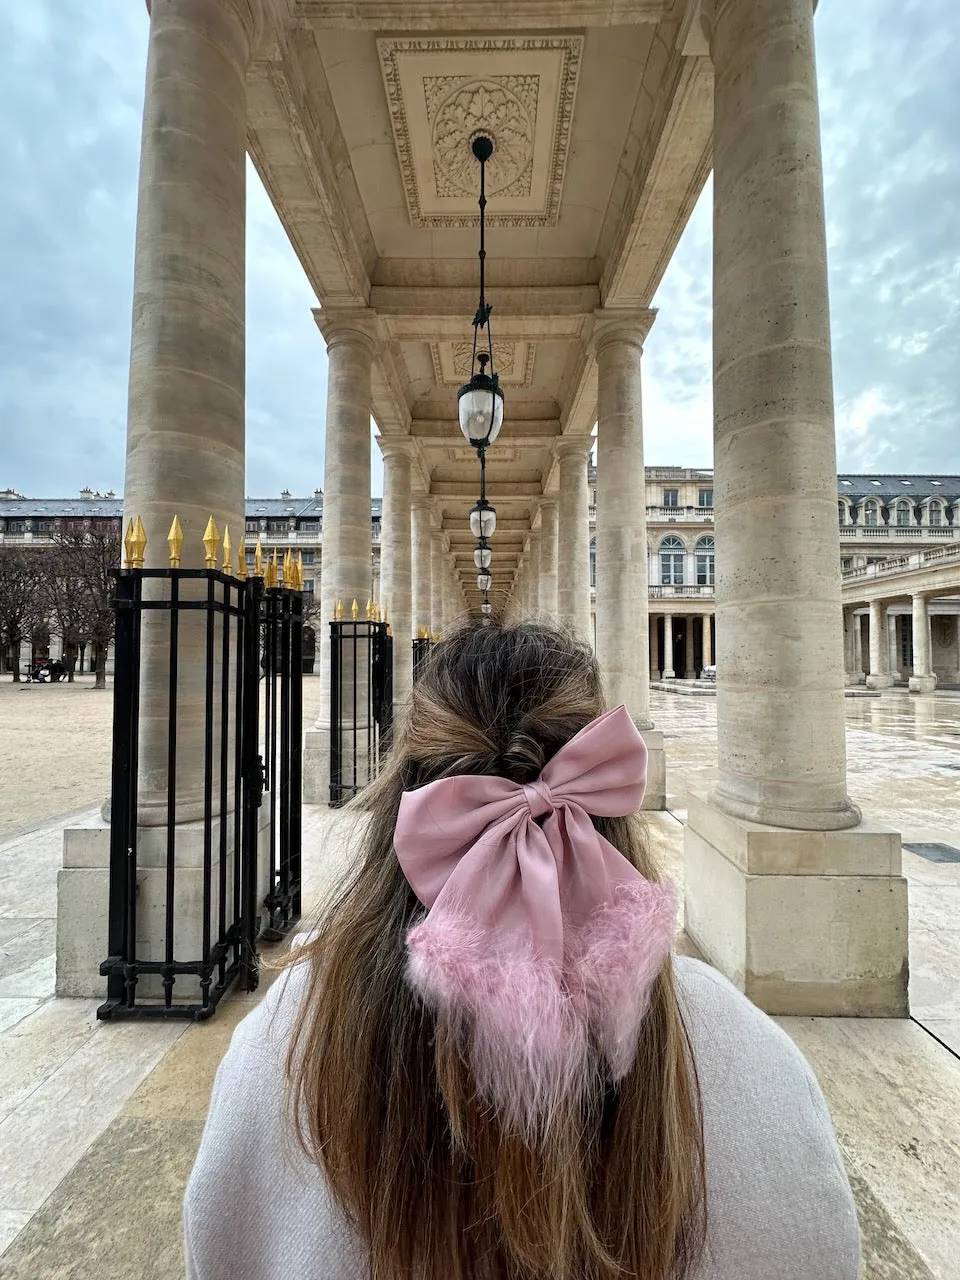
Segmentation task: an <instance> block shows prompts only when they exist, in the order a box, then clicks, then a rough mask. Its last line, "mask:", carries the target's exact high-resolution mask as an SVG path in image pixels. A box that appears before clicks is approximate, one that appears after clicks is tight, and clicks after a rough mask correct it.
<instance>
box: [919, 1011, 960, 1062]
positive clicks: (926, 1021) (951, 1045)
mask: <svg viewBox="0 0 960 1280" xmlns="http://www.w3.org/2000/svg"><path fill="white" fill-rule="evenodd" d="M915 1021H917V1022H919V1023H920V1025H921V1026H922V1027H923V1028H924V1030H925V1031H929V1032H930V1033H931V1035H934V1036H936V1037H937V1039H938V1040H940V1041H942V1042H943V1043H944V1044H945V1045H946V1046H947V1048H948V1049H949V1050H950V1051H951V1053H955V1054H956V1055H957V1057H958V1058H960V1018H916V1017H915Z"/></svg>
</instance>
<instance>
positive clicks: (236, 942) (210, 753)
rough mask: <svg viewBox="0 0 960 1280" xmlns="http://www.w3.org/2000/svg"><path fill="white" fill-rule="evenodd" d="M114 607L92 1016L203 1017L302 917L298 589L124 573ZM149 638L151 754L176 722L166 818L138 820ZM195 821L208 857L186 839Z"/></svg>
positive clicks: (171, 573)
mask: <svg viewBox="0 0 960 1280" xmlns="http://www.w3.org/2000/svg"><path fill="white" fill-rule="evenodd" d="M115 610H116V640H115V676H114V723H113V781H112V792H111V830H110V872H109V882H110V888H109V925H108V956H107V959H106V960H105V961H104V962H103V963H102V964H101V966H100V972H101V973H102V974H104V975H105V976H106V978H107V999H106V1002H105V1003H104V1004H103V1005H101V1006H100V1008H99V1009H98V1010H97V1016H98V1017H100V1018H132V1017H166V1018H170V1017H176V1018H192V1019H203V1018H207V1017H209V1016H210V1015H211V1014H212V1013H213V1012H214V1010H215V1009H216V1006H217V1003H218V1002H219V1000H220V998H221V997H222V995H223V994H224V992H225V991H227V990H228V988H229V987H230V986H231V985H232V984H233V983H234V982H238V983H239V984H240V986H241V987H243V988H245V989H246V990H251V991H252V990H254V989H255V987H256V985H257V980H258V975H257V959H258V956H257V941H258V938H260V937H263V938H264V939H266V940H272V939H275V938H278V937H280V936H282V934H283V933H284V932H285V931H286V930H287V929H289V928H290V926H291V924H292V923H293V922H294V921H295V920H296V918H297V916H298V915H299V912H300V864H301V845H300V834H301V824H300V816H301V815H300V780H301V742H302V735H301V728H302V683H301V664H302V658H301V645H302V597H301V595H300V593H299V592H298V591H294V590H289V589H285V588H282V587H279V588H276V587H274V588H267V589H265V588H264V584H263V580H262V579H261V578H258V577H253V578H247V579H239V578H236V577H233V576H232V575H230V574H227V573H222V572H219V571H218V570H215V569H122V570H119V571H118V572H117V594H116V600H115ZM145 633H147V636H148V644H147V645H146V648H147V649H148V650H149V652H148V654H147V655H146V661H147V663H148V664H149V672H148V678H149V681H150V689H149V697H150V699H151V705H150V713H151V720H152V721H153V729H152V732H153V736H154V740H153V741H152V743H151V746H152V748H153V752H154V756H155V755H156V745H157V744H156V725H157V724H160V725H161V726H163V725H164V724H165V728H166V743H165V752H162V753H161V754H164V755H165V777H166V804H165V811H164V813H163V821H162V823H161V824H160V825H155V824H153V823H151V824H148V825H145V824H142V823H141V822H140V817H139V814H138V806H139V805H140V804H141V803H142V799H141V797H140V795H139V794H138V791H139V788H140V786H141V780H140V775H141V772H142V763H143V762H142V761H141V751H140V725H141V718H140V716H141V706H140V699H141V685H142V682H143V676H144V661H145V644H144V638H145ZM201 635H202V642H201ZM158 673H159V682H160V684H162V682H163V681H164V679H165V682H166V689H165V691H163V689H162V688H161V687H160V685H159V684H158ZM184 684H186V685H187V686H188V693H187V694H186V695H185V690H184V687H183V686H184ZM261 685H262V686H263V695H262V696H263V703H264V736H263V744H264V745H263V749H262V750H261V735H260V702H261ZM201 688H202V704H203V720H202V729H203V734H202V736H203V751H202V756H203V759H202V765H201V771H200V777H202V782H201V793H202V814H201V819H200V821H199V822H198V823H197V824H195V825H193V826H192V829H191V828H189V827H185V826H183V825H180V826H178V803H180V791H181V786H182V783H183V776H184V767H183V766H184V764H185V761H183V760H182V759H181V751H180V746H181V742H180V739H181V737H182V734H181V721H182V720H184V719H185V718H186V717H187V716H194V717H195V714H196V704H198V703H199V701H200V695H199V689H201ZM194 695H196V696H195V697H194ZM190 731H191V733H192V734H193V733H195V723H194V724H191V726H190ZM156 764H157V761H156V759H155V758H153V759H152V760H151V767H152V768H153V769H155V768H156ZM145 781H148V782H149V781H152V780H145ZM265 790H266V791H267V792H268V793H269V820H268V822H267V823H266V828H265V829H264V823H263V820H262V816H261V812H260V811H261V806H262V803H263V795H264V791H265ZM190 816H192V815H190ZM181 823H182V816H181ZM198 829H199V831H200V833H201V834H200V837H199V844H200V847H199V851H198V850H197V849H196V847H195V846H191V847H190V848H184V847H182V846H184V845H185V844H186V843H187V842H188V841H189V840H193V841H195V842H196V841H197V839H198V834H197V833H198ZM198 902H199V910H198V909H197V905H198Z"/></svg>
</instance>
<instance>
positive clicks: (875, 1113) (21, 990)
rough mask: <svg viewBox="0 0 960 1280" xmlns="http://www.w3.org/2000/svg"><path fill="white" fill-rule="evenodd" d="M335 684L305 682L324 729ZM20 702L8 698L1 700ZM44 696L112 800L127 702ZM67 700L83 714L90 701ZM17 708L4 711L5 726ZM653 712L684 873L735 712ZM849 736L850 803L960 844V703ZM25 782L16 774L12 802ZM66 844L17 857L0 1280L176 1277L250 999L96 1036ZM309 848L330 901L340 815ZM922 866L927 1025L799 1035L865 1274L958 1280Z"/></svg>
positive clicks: (3, 950) (315, 886)
mask: <svg viewBox="0 0 960 1280" xmlns="http://www.w3.org/2000/svg"><path fill="white" fill-rule="evenodd" d="M318 687H319V682H318V681H307V682H306V684H305V701H306V703H307V708H306V711H307V715H311V714H315V702H316V697H317V693H318ZM18 692H19V691H17V690H15V689H14V690H13V691H12V693H10V692H9V691H8V690H7V689H5V688H2V687H0V697H7V698H10V697H13V698H14V699H15V698H16V697H17V696H18ZM34 692H35V693H38V694H42V695H45V694H47V693H50V692H54V693H59V692H60V691H59V690H56V689H55V690H49V689H39V690H36V691H30V693H24V694H23V698H24V703H23V705H24V706H28V705H29V706H32V707H33V708H34V711H33V712H32V713H31V716H29V717H28V719H29V720H31V721H32V732H33V734H34V736H33V737H32V738H31V741H33V742H34V743H39V744H40V749H41V750H42V751H44V752H45V751H48V750H49V749H50V743H51V741H53V740H55V741H56V743H57V750H58V751H60V752H62V753H64V755H65V757H66V758H67V759H71V758H75V757H77V756H79V755H82V754H83V752H84V751H85V750H86V749H87V748H89V747H90V746H91V744H92V739H93V738H94V737H96V735H97V734H99V735H100V736H101V737H103V738H104V740H105V742H106V744H107V745H106V746H105V747H104V748H103V751H102V753H101V759H100V764H99V766H98V767H91V768H90V771H89V773H87V772H85V771H84V769H78V770H77V771H76V772H75V774H74V775H73V782H72V784H71V785H74V786H75V787H76V788H77V789H75V790H74V791H73V792H69V793H66V794H69V799H68V800H67V802H66V806H65V807H68V808H79V807H80V806H81V804H82V803H83V802H84V801H86V802H87V803H88V804H91V805H96V803H97V802H98V801H99V799H100V797H101V795H102V794H103V792H104V791H105V788H106V778H107V767H108V755H109V742H108V739H109V702H110V699H109V697H101V696H100V695H94V694H93V693H91V694H90V695H89V700H88V703H87V706H90V707H96V708H97V709H96V710H95V711H90V712H87V711H86V708H85V707H83V708H82V713H81V715H80V721H81V724H80V725H79V727H78V726H77V725H75V724H74V723H73V719H72V717H70V718H67V717H65V716H64V715H63V708H64V707H67V706H69V707H70V708H71V709H72V708H73V707H77V708H78V709H80V708H81V707H82V704H81V703H80V702H76V701H75V702H72V703H69V704H68V703H66V702H65V701H63V702H60V703H59V704H58V703H55V702H54V701H53V700H51V701H49V702H41V701H40V700H39V698H38V699H36V700H35V701H34V699H33V698H32V697H31V694H32V693H34ZM66 696H69V697H72V698H81V697H83V696H84V691H83V688H82V686H81V688H80V689H78V690H76V691H75V692H74V691H70V692H69V693H68V694H67V695H66ZM27 698H30V702H29V703H27V702H26V699H27ZM8 705H10V704H9V702H8V703H0V715H2V714H3V710H4V709H5V707H6V706H8ZM58 705H59V708H60V713H59V715H58V714H57V707H58ZM654 710H655V715H656V717H657V719H658V723H659V724H661V725H662V726H663V728H664V729H665V731H666V734H667V763H668V778H669V784H668V785H669V789H670V793H671V799H670V805H671V808H672V810H673V813H672V814H659V815H651V819H650V831H651V838H652V839H653V841H654V843H655V846H656V848H657V850H658V852H659V854H660V856H661V857H662V858H663V860H664V862H665V863H666V864H667V865H668V866H669V868H670V870H671V873H672V874H674V875H675V876H677V877H678V878H679V877H682V859H681V840H682V818H683V816H684V804H685V801H684V795H685V792H686V789H687V788H688V787H689V786H690V785H691V784H692V783H694V784H700V783H708V782H709V780H710V775H711V772H712V771H715V769H716V728H715V715H716V703H715V700H713V699H699V698H680V697H675V696H671V695H669V694H663V695H657V696H656V697H655V699H654ZM96 716H99V717H100V718H101V719H100V722H99V726H98V725H97V724H96V723H91V719H93V720H95V718H96ZM88 717H90V719H88ZM848 724H849V726H850V729H849V734H848V747H849V755H850V778H851V791H852V793H853V794H854V797H855V798H856V799H857V800H858V801H859V802H860V803H862V804H863V805H864V807H865V809H867V811H868V812H869V813H870V815H871V817H875V818H880V819H882V820H883V821H886V822H890V823H892V824H894V825H897V826H899V827H900V829H901V830H902V831H903V832H904V838H905V839H906V840H909V841H923V840H926V841H928V842H929V841H933V842H942V843H947V844H951V843H952V844H954V845H958V844H960V796H958V794H957V792H958V790H960V788H958V787H957V785H956V773H957V772H960V701H957V700H951V699H948V698H941V697H935V698H929V699H916V698H909V697H908V696H907V695H906V694H901V693H898V692H894V693H889V694H885V695H884V697H883V698H882V699H871V700H868V701H866V702H864V703H861V702H859V701H858V700H851V701H850V702H848ZM4 727H6V723H5V722H4ZM18 766H19V767H22V768H24V769H26V770H27V771H28V772H32V771H33V770H35V769H36V767H37V764H36V761H35V760H33V759H31V758H29V757H28V756H27V755H26V754H25V753H23V752H21V753H20V754H19V759H18ZM951 775H953V776H952V777H951ZM8 777H9V774H8V773H7V772H6V771H4V773H3V774H2V775H0V786H2V791H0V794H3V793H5V792H7V791H8V790H9V782H8ZM84 777H86V778H88V779H89V780H90V781H89V782H88V784H87V785H89V786H90V787H91V789H90V790H88V791H87V792H86V793H85V794H84V793H83V792H82V791H80V790H79V788H80V787H81V786H82V785H83V782H82V779H83V778H84ZM63 794H65V793H63V792H60V791H58V792H56V793H55V796H56V797H57V799H56V800H55V801H54V802H55V803H59V797H61V796H62V795H63ZM18 803H19V802H18ZM31 803H32V802H31ZM11 811H12V810H11ZM36 812H37V811H36V810H32V811H29V812H28V816H27V819H26V821H24V819H23V810H21V809H17V810H16V813H17V816H18V819H19V821H18V824H17V826H18V828H22V827H23V826H25V825H29V823H30V822H31V820H33V816H34V814H35V813H36ZM50 812H51V811H50V809H48V810H47V813H48V814H49V813H50ZM54 812H56V810H54ZM61 828H62V823H60V822H57V821H53V822H48V823H47V824H46V825H43V826H40V827H39V828H38V829H36V830H33V831H31V832H26V833H24V832H22V831H21V833H20V834H19V835H18V836H17V837H15V838H13V839H10V840H7V841H6V842H5V843H2V844H0V1253H3V1257H2V1259H0V1273H2V1274H3V1275H4V1276H9V1277H11V1280H14V1278H16V1280H40V1278H41V1277H42V1278H43V1280H47V1278H48V1277H49V1278H50V1280H54V1278H58V1277H65V1278H66V1277H70V1278H71V1280H74V1278H75V1280H88V1278H89V1280H93V1278H94V1277H97V1278H98V1280H99V1277H101V1276H103V1275H109V1276H110V1277H111V1278H113V1277H116V1280H150V1278H152V1277H156V1278H157V1280H161V1278H162V1280H177V1278H178V1277H180V1276H181V1275H182V1273H183V1272H182V1259H181V1255H180V1234H179V1212H180V1198H181V1195H182V1189H183V1185H184V1182H185V1180H186V1176H187V1174H188V1172H189V1169H190V1166H191V1164H192V1161H193V1157H194V1153H195V1150H196V1145H197V1141H198V1139H199V1135H200V1131H201V1128H202V1123H203V1117H204V1114H205V1110H206V1106H207V1099H208V1097H209V1090H210V1086H211V1084H212V1080H213V1075H214V1073H215V1071H216V1067H217V1064H218V1063H219V1060H220V1057H221V1056H222V1053H223V1051H224V1048H225V1047H226V1044H227V1042H228V1040H229V1036H230V1033H231V1031H232V1029H233V1026H234V1025H235V1024H236V1022H237V1021H238V1020H239V1018H240V1017H242V1016H243V1014H244V1013H245V1012H246V1011H247V1010H248V1009H249V1007H250V1000H251V997H238V998H233V999H230V1000H228V1001H227V1002H226V1003H225V1004H224V1005H223V1006H222V1008H221V1010H220V1011H219V1012H218V1014H217V1016H216V1017H215V1018H214V1019H213V1020H212V1021H211V1022H210V1023H207V1024H204V1025H202V1026H190V1027H187V1028H184V1027H178V1026H167V1025H160V1024H158V1025H154V1026H150V1025H144V1024H104V1023H97V1022H96V1020H95V1017H94V1013H95V1008H96V1002H94V1001H62V1000H55V999H53V998H52V991H53V963H52V950H53V931H54V916H55V908H56V902H55V877H56V870H57V867H58V866H59V858H60V838H61ZM305 847H306V850H307V864H306V867H305V876H306V879H307V883H308V884H309V886H310V890H311V892H312V894H313V895H314V898H315V899H316V897H317V895H320V894H322V892H323V891H324V888H325V886H328V885H329V884H330V883H332V882H333V881H334V880H335V878H336V876H337V874H338V873H339V871H340V870H341V869H342V868H343V866H344V865H345V862H346V860H347V858H348V856H349V853H348V850H349V838H348V833H347V832H346V831H345V829H344V818H343V817H342V815H341V816H339V817H334V816H333V815H331V814H330V813H329V812H328V811H326V810H323V809H318V808H308V809H307V810H306V813H305ZM904 864H905V869H906V871H907V874H908V877H909V880H910V895H911V950H912V955H911V962H912V970H913V977H912V983H911V996H912V1002H913V1008H914V1020H911V1021H906V1022H888V1021H881V1020H841V1019H836V1020H833V1019H802V1018H790V1019H782V1020H781V1021H782V1024H783V1026H784V1027H785V1029H786V1030H787V1031H788V1032H789V1034H790V1035H791V1036H793V1038H794V1039H795V1040H796V1041H797V1043H798V1044H800V1046H801V1047H802V1048H803V1050H804V1052H805V1053H806V1054H807V1056H808V1058H809V1059H810V1061H811V1062H812V1063H813V1065H814V1068H815V1070H816V1071H817V1074H818V1076H819V1078H820V1080H821V1082H822V1084H823V1086H824V1090H825V1092H826V1094H827V1098H828V1101H829V1103H830V1106H831V1110H832V1112H833V1116H834V1121H835V1123H836V1126H837V1131H838V1133H839V1136H840V1140H841V1144H842V1146H843V1149H844V1153H845V1156H846V1159H847V1164H848V1169H849V1171H850V1176H851V1181H852V1183H853V1186H854V1191H855V1194H856V1196H857V1202H858V1206H859V1211H860V1218H861V1225H862V1228H863V1233H864V1242H865V1252H866V1258H867V1265H866V1269H865V1273H864V1274H865V1276H867V1277H868V1278H869V1280H894V1278H896V1280H930V1278H931V1277H933V1278H935V1280H957V1278H958V1277H960V1263H958V1261H957V1259H958V1258H960V1191H958V1188H960V1060H958V1056H957V1054H958V1052H960V1034H958V1032H960V993H958V990H957V981H956V975H957V973H958V972H960V913H958V911H957V909H956V908H957V907H958V906H960V864H956V863H954V864H949V863H936V862H930V861H927V860H925V859H923V858H920V857H918V856H916V855H913V854H909V853H905V855H904ZM681 945H683V942H682V940H681ZM252 998H253V999H256V998H257V997H252ZM951 1045H952V1049H951V1047H950V1046H951ZM4 1248H6V1252H5V1253H4Z"/></svg>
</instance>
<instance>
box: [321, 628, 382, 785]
mask: <svg viewBox="0 0 960 1280" xmlns="http://www.w3.org/2000/svg"><path fill="white" fill-rule="evenodd" d="M392 723H393V639H392V637H391V635H390V631H389V628H388V626H387V624H386V623H385V622H376V621H373V620H369V619H352V620H349V621H336V622H331V623H330V805H331V807H332V808H335V809H338V808H340V807H341V806H342V805H344V804H346V802H347V801H348V800H351V799H353V797H354V796H355V795H356V794H357V793H358V792H359V791H360V790H362V789H363V787H365V786H367V784H368V783H370V782H372V781H373V779H374V778H375V777H376V776H377V773H378V772H379V769H380V761H381V758H382V756H383V754H384V753H385V751H386V749H387V746H388V744H389V739H390V732H391V728H392Z"/></svg>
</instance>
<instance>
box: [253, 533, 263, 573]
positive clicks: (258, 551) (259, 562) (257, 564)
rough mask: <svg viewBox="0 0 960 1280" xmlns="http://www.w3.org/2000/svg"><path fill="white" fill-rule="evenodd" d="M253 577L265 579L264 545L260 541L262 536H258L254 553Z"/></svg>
mask: <svg viewBox="0 0 960 1280" xmlns="http://www.w3.org/2000/svg"><path fill="white" fill-rule="evenodd" d="M253 576H254V577H255V578H262V577H263V543H262V542H261V541H260V535H259V533H258V534H257V545H256V548H255V549H254V552H253Z"/></svg>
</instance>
